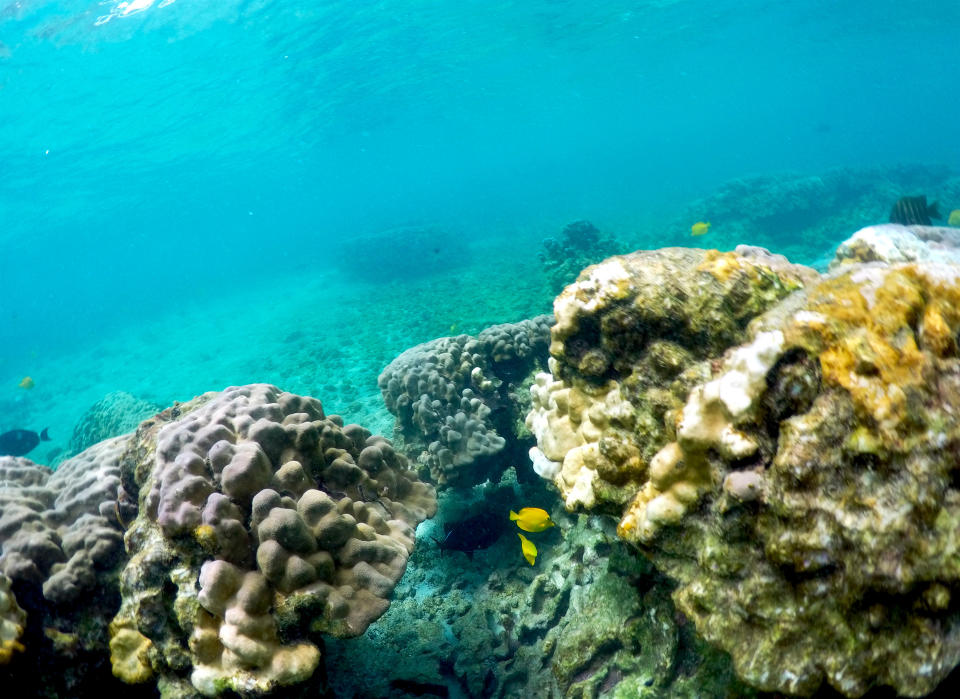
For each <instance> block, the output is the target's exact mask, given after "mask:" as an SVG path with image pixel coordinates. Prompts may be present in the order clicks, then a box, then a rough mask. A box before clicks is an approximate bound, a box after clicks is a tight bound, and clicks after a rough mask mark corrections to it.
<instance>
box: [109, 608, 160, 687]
mask: <svg viewBox="0 0 960 699" xmlns="http://www.w3.org/2000/svg"><path fill="white" fill-rule="evenodd" d="M151 645H153V644H152V643H151V642H150V639H149V638H147V637H146V636H144V635H143V634H142V633H140V631H139V630H138V629H137V628H136V625H135V624H134V623H133V622H132V621H130V620H122V621H113V622H111V623H110V665H111V666H112V667H113V674H114V676H115V677H117V678H118V679H120V680H122V681H123V682H126V683H127V684H140V683H142V682H146V681H147V680H149V679H151V678H152V677H153V669H152V668H151V667H150V660H149V658H148V656H147V653H148V651H149V650H150V646H151Z"/></svg>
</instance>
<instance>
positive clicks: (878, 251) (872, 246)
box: [830, 223, 960, 269]
mask: <svg viewBox="0 0 960 699" xmlns="http://www.w3.org/2000/svg"><path fill="white" fill-rule="evenodd" d="M861 262H884V263H886V264H895V263H897V262H946V263H950V264H958V263H960V231H958V230H957V229H956V228H950V227H946V226H902V225H900V224H898V223H884V224H880V225H877V226H867V227H866V228H861V229H860V230H858V231H857V232H856V233H854V234H853V235H852V236H850V237H849V238H847V239H846V240H845V241H843V242H842V243H840V245H839V247H837V252H836V255H835V256H834V259H833V262H831V263H830V268H831V269H837V268H842V267H844V266H849V265H853V264H859V263H861Z"/></svg>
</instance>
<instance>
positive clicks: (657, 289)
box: [527, 248, 818, 512]
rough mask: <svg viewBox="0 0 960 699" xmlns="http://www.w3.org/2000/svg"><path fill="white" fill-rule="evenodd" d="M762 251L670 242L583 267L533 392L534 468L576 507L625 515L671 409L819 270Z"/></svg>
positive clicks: (664, 439) (669, 435) (559, 314)
mask: <svg viewBox="0 0 960 699" xmlns="http://www.w3.org/2000/svg"><path fill="white" fill-rule="evenodd" d="M817 276H818V275H817V274H816V272H813V270H810V269H807V268H804V267H800V266H796V265H790V264H789V263H788V262H787V261H786V260H785V259H783V258H778V257H776V256H772V255H769V253H766V251H762V250H759V249H754V248H742V249H740V251H739V252H732V253H719V252H717V251H703V250H695V249H689V248H667V249H663V250H656V251H652V252H642V253H633V254H631V255H623V256H619V257H614V258H611V259H609V260H607V261H605V262H603V263H601V264H599V265H595V266H593V267H589V268H587V269H586V270H585V271H584V272H583V273H582V274H581V276H580V278H579V279H578V280H577V282H576V283H575V284H572V285H571V286H569V287H567V289H566V290H565V291H564V292H563V293H562V294H561V295H560V296H559V297H557V300H556V302H555V304H554V309H555V313H556V318H557V323H556V325H555V326H554V327H553V330H552V341H551V345H550V352H551V355H552V357H551V362H550V366H551V369H552V372H553V373H552V375H551V374H546V373H544V374H540V375H539V376H538V377H537V379H536V384H535V385H534V387H533V389H532V393H533V399H534V407H533V410H532V411H531V412H530V414H529V416H528V418H527V424H528V426H529V427H530V429H531V430H532V431H533V433H534V434H535V435H536V437H537V443H538V447H537V448H536V449H535V450H534V451H533V452H532V456H533V460H534V468H535V469H536V471H537V472H538V473H539V474H540V475H541V476H544V477H546V478H548V479H549V480H552V481H553V482H554V483H555V484H556V485H557V487H558V488H559V489H560V493H561V495H562V496H563V498H564V501H565V502H566V504H567V506H568V507H574V506H576V505H578V504H581V505H584V506H587V507H595V506H598V507H602V508H606V509H608V510H609V511H611V512H619V510H620V509H621V508H622V506H623V505H624V504H626V502H628V501H629V500H630V499H631V498H632V497H633V495H634V493H635V492H636V490H637V489H638V488H639V487H641V485H642V484H643V483H645V482H646V480H647V478H648V471H649V469H650V468H652V467H653V464H652V461H653V459H654V457H655V455H656V454H657V452H658V450H659V449H660V448H661V447H663V446H664V445H665V444H667V443H668V442H670V441H672V440H673V437H674V430H673V427H672V423H671V420H670V419H669V416H670V415H672V414H673V413H675V412H676V411H677V410H678V409H679V408H680V407H681V406H682V405H683V401H684V400H685V399H686V396H687V394H688V392H689V391H690V390H691V389H692V388H693V386H694V385H695V384H696V383H698V382H700V381H702V380H703V379H704V378H706V377H707V376H708V375H709V371H710V363H709V360H710V359H711V358H713V357H717V356H719V355H720V354H722V352H723V350H724V349H725V348H726V347H728V346H730V345H731V344H734V343H736V342H737V341H738V340H739V339H740V338H741V337H742V336H743V333H744V328H745V327H746V325H747V323H748V322H749V321H750V320H751V319H752V318H754V317H756V316H757V315H758V314H760V313H761V312H763V311H764V310H766V309H768V308H770V307H771V306H772V305H774V304H775V303H776V302H778V301H779V300H780V299H782V298H783V297H785V296H786V295H787V294H789V293H790V292H791V291H792V290H794V289H798V288H800V287H801V286H802V285H803V284H804V283H808V282H809V281H810V280H813V279H816V278H817Z"/></svg>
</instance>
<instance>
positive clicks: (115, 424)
mask: <svg viewBox="0 0 960 699" xmlns="http://www.w3.org/2000/svg"><path fill="white" fill-rule="evenodd" d="M161 410H163V406H162V405H156V404H154V403H149V402H147V401H145V400H141V399H139V398H137V397H136V396H132V395H130V394H129V393H127V392H126V391H114V392H112V393H108V394H107V395H105V396H104V397H103V398H101V399H100V400H98V401H97V402H96V403H94V404H93V405H91V406H90V407H89V408H88V409H87V411H86V412H85V413H84V414H83V416H81V418H80V420H79V421H78V422H77V424H76V426H75V427H74V428H73V436H72V437H71V438H70V445H69V447H68V451H69V453H70V454H79V453H80V452H81V451H83V450H84V449H86V448H87V447H91V446H93V445H94V444H96V443H97V442H102V441H103V440H105V439H110V438H111V437H117V436H119V435H123V434H128V433H129V432H132V431H133V430H135V429H136V428H137V425H139V424H140V422H141V421H142V420H145V419H146V418H148V417H150V416H151V415H153V414H155V413H158V412H160V411H161Z"/></svg>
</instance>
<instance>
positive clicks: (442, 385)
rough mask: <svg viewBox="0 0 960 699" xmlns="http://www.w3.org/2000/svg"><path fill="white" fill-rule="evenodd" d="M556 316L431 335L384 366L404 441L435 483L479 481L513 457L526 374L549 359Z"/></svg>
mask: <svg viewBox="0 0 960 699" xmlns="http://www.w3.org/2000/svg"><path fill="white" fill-rule="evenodd" d="M552 321H553V318H552V317H551V316H548V315H543V316H538V317H536V318H533V319H531V320H524V321H521V322H519V323H504V324H501V325H494V326H491V327H489V328H486V329H485V330H483V331H481V332H480V333H479V334H478V335H477V336H476V337H471V336H469V335H458V336H455V337H441V338H438V339H436V340H431V341H430V342H425V343H423V344H420V345H417V346H416V347H412V348H410V349H408V350H406V351H405V352H403V353H402V354H401V355H400V356H398V357H397V358H396V359H394V360H393V361H392V362H390V364H389V365H388V366H387V367H386V368H385V369H384V370H383V372H382V373H381V374H380V378H379V385H380V390H381V392H382V393H383V399H384V402H386V404H387V408H388V409H389V410H390V412H391V413H393V414H394V415H395V416H396V426H395V428H394V430H395V437H396V438H398V445H399V446H402V447H403V448H404V449H405V451H406V452H407V453H408V454H409V455H411V457H412V458H415V459H417V461H418V462H419V463H420V464H421V465H422V467H423V468H424V469H425V470H426V471H427V472H428V473H429V475H430V478H431V480H432V481H433V482H434V483H437V484H444V485H473V484H475V483H481V482H483V481H484V480H486V479H487V478H495V477H497V476H499V474H500V473H501V472H502V471H503V470H504V468H505V467H506V466H507V465H509V463H507V461H508V460H509V459H507V460H505V459H503V458H502V457H503V456H504V455H503V454H502V452H503V450H504V448H505V447H506V446H507V445H508V444H510V445H512V444H514V443H515V442H516V440H517V438H518V436H519V435H518V430H520V428H522V425H523V416H524V414H525V412H526V410H525V408H526V405H527V404H528V401H529V398H528V397H527V396H528V393H527V390H526V384H525V382H529V381H531V380H532V377H533V375H534V374H535V373H537V372H538V371H542V370H543V369H544V368H545V366H546V359H547V344H548V342H549V337H550V323H551V322H552ZM517 406H523V407H522V408H520V409H519V410H518V408H517Z"/></svg>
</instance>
